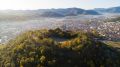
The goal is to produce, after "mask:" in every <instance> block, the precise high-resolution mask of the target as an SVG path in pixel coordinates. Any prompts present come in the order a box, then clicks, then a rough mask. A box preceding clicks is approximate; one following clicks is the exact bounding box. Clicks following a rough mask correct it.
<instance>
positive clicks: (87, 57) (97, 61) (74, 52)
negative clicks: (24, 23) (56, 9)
mask: <svg viewBox="0 0 120 67" xmlns="http://www.w3.org/2000/svg"><path fill="white" fill-rule="evenodd" d="M99 38H101V36H100V35H99V34H97V32H95V31H93V32H92V33H86V32H81V31H79V32H75V31H63V30H61V29H59V28H57V29H54V30H34V31H28V32H25V33H22V34H20V35H19V36H17V37H16V38H15V39H12V40H10V41H9V42H8V43H6V44H5V45H1V46H0V67H120V52H119V51H118V50H117V49H116V48H113V47H112V46H109V45H107V44H105V43H103V42H100V41H99Z"/></svg>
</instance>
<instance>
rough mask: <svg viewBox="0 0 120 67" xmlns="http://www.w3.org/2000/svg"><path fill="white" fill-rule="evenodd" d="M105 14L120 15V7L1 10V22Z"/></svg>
mask: <svg viewBox="0 0 120 67" xmlns="http://www.w3.org/2000/svg"><path fill="white" fill-rule="evenodd" d="M103 13H120V7H112V8H95V9H92V10H85V9H81V8H64V9H38V10H0V20H24V19H33V18H40V17H66V16H77V15H101V14H103Z"/></svg>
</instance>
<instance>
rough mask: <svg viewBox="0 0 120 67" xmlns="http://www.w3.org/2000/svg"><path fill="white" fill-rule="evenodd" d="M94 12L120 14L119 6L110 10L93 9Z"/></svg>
mask: <svg viewBox="0 0 120 67" xmlns="http://www.w3.org/2000/svg"><path fill="white" fill-rule="evenodd" d="M94 10H95V11H96V12H99V13H120V6H118V7H111V8H95V9H94Z"/></svg>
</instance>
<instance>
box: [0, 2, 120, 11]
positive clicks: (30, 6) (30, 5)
mask: <svg viewBox="0 0 120 67" xmlns="http://www.w3.org/2000/svg"><path fill="white" fill-rule="evenodd" d="M116 6H120V0H0V10H6V9H13V10H34V9H51V8H70V7H77V8H83V9H93V8H108V7H116Z"/></svg>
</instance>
